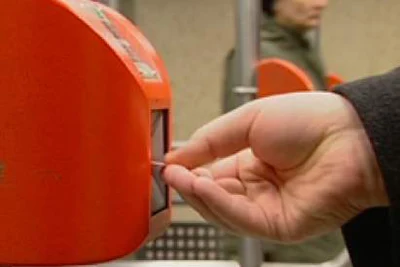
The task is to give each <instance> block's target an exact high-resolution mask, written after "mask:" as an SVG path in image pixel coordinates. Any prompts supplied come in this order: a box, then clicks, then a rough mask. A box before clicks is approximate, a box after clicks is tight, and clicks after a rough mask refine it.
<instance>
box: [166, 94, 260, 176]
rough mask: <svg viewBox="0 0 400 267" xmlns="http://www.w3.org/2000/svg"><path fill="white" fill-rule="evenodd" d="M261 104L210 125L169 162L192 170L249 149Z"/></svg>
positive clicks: (238, 111) (252, 105)
mask: <svg viewBox="0 0 400 267" xmlns="http://www.w3.org/2000/svg"><path fill="white" fill-rule="evenodd" d="M260 104H261V103H260V101H258V100H256V101H253V102H251V103H249V104H246V105H244V106H242V107H240V108H238V109H236V110H234V111H232V112H230V113H228V114H226V115H224V116H221V117H219V118H217V119H216V120H214V121H212V122H210V123H208V124H206V125H205V126H203V127H202V128H200V129H199V130H197V131H196V132H195V134H194V135H193V136H192V138H191V139H190V140H189V142H188V143H187V145H185V146H184V147H182V148H180V149H178V150H175V151H173V152H170V153H169V154H167V156H166V162H167V163H169V164H179V165H182V166H185V167H186V168H189V169H192V168H196V167H199V166H201V165H204V164H206V163H209V162H211V161H214V160H215V159H217V158H221V157H227V156H229V155H232V154H234V153H236V152H238V151H240V150H242V149H244V148H247V147H248V146H249V133H250V130H251V126H252V124H253V122H254V120H255V118H256V117H257V114H258V113H259V111H260V108H261V105H260Z"/></svg>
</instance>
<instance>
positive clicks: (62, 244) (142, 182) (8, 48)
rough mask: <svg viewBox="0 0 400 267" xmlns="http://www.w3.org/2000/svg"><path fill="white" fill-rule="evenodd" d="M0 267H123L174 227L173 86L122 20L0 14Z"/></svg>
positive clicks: (73, 2) (72, 1) (74, 3)
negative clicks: (169, 179)
mask: <svg viewBox="0 0 400 267" xmlns="http://www.w3.org/2000/svg"><path fill="white" fill-rule="evenodd" d="M0 14H1V16H0V45H1V47H2V48H1V49H0V60H1V64H0V226H1V228H0V264H12V265H67V264H68V265H72V264H89V263H96V262H103V261H107V260H112V259H115V258H118V257H121V256H124V255H126V254H128V253H130V252H133V251H135V250H137V249H138V248H140V247H141V246H142V245H143V244H144V243H145V242H146V241H148V240H150V239H152V238H154V237H156V236H157V235H158V234H161V233H162V232H163V231H164V229H165V228H166V227H167V225H168V223H169V220H170V214H169V210H170V201H169V189H168V187H167V186H166V185H165V184H164V182H163V179H162V177H161V175H162V174H161V170H160V169H158V168H159V167H157V166H155V165H154V166H153V165H152V161H153V160H155V161H162V160H163V158H164V154H165V153H166V152H167V150H168V148H169V141H170V126H169V125H170V119H169V118H170V104H171V95H170V87H169V79H168V77H167V73H166V70H165V68H164V65H163V63H162V62H161V59H160V58H159V57H158V55H157V54H156V52H155V50H154V49H153V48H152V46H151V45H150V44H149V42H148V41H147V40H146V39H145V37H144V36H143V35H142V34H141V32H140V31H139V30H138V29H137V28H136V27H135V26H133V25H132V24H131V23H130V22H129V21H128V20H127V19H125V18H124V17H122V16H121V15H119V14H118V13H117V12H115V11H113V10H111V9H109V8H107V7H106V6H103V5H101V4H99V3H95V2H91V1H88V0H40V1H38V0H18V1H7V2H6V3H4V4H3V6H2V8H1V11H0Z"/></svg>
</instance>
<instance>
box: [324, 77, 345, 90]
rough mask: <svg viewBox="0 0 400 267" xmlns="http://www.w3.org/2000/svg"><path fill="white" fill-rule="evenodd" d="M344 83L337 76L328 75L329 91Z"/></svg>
mask: <svg viewBox="0 0 400 267" xmlns="http://www.w3.org/2000/svg"><path fill="white" fill-rule="evenodd" d="M343 82H344V81H343V79H342V78H341V77H340V76H339V75H337V74H333V73H331V74H329V76H328V77H327V84H328V89H329V91H332V90H333V88H334V87H335V86H338V85H340V84H342V83H343Z"/></svg>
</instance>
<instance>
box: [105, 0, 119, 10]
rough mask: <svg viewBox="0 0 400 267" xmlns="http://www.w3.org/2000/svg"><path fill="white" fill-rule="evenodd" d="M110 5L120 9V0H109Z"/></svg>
mask: <svg viewBox="0 0 400 267" xmlns="http://www.w3.org/2000/svg"><path fill="white" fill-rule="evenodd" d="M108 5H109V6H110V7H112V8H114V9H115V10H119V9H120V4H119V0H108Z"/></svg>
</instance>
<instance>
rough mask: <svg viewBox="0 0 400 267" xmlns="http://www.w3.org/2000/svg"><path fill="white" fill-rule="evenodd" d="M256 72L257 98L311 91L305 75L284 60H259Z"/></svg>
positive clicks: (310, 84)
mask: <svg viewBox="0 0 400 267" xmlns="http://www.w3.org/2000/svg"><path fill="white" fill-rule="evenodd" d="M257 70H258V88H259V90H258V96H259V97H266V96H271V95H277V94H285V93H293V92H303V91H310V90H313V84H312V82H311V80H310V79H309V78H308V77H307V75H306V74H305V73H304V72H303V71H302V70H301V69H300V68H298V67H297V66H295V65H294V64H292V63H290V62H288V61H286V60H282V59H277V58H271V59H264V60H261V61H260V62H259V64H258V66H257Z"/></svg>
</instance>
